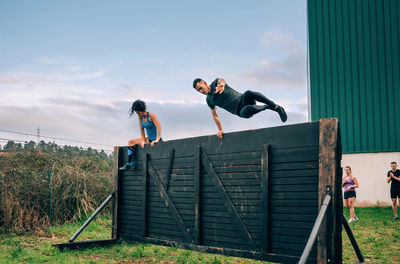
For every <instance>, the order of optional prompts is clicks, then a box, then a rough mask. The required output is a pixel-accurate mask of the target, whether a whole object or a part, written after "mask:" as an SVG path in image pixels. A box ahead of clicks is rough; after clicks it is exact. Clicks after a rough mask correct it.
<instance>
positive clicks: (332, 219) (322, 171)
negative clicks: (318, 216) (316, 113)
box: [317, 118, 342, 264]
mask: <svg viewBox="0 0 400 264" xmlns="http://www.w3.org/2000/svg"><path fill="white" fill-rule="evenodd" d="M338 127H339V122H338V120H337V119H336V118H329V119H321V120H320V125H319V181H318V208H321V205H322V202H323V200H324V198H325V196H326V193H327V191H326V187H327V185H330V186H332V202H331V205H330V206H329V208H328V210H327V214H326V216H325V217H324V220H323V222H322V224H321V228H320V230H319V232H318V242H317V262H318V263H321V264H326V263H342V260H341V259H335V257H336V256H337V254H336V248H337V246H336V245H337V243H336V238H337V235H336V233H337V228H338V227H337V225H336V224H337V219H336V214H337V212H336V209H337V201H336V200H337V188H338V187H337V174H338V171H337V168H338V164H337V163H338V155H337V147H338Z"/></svg>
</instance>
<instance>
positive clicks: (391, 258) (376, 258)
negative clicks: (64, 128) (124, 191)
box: [0, 207, 400, 264]
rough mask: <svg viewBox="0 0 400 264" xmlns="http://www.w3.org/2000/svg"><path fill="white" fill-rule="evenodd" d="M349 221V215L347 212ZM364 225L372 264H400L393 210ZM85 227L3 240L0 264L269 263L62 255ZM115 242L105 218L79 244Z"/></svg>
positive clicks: (136, 252) (375, 213) (130, 248)
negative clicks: (62, 247)
mask: <svg viewBox="0 0 400 264" xmlns="http://www.w3.org/2000/svg"><path fill="white" fill-rule="evenodd" d="M345 214H346V217H348V213H347V209H345ZM356 214H357V216H358V217H359V219H360V220H359V221H358V222H356V223H351V224H350V226H351V228H352V230H353V232H354V235H355V237H356V239H357V242H358V243H359V246H360V248H361V250H362V252H363V254H364V257H365V258H366V259H367V260H369V261H370V263H400V253H399V252H400V243H399V242H400V240H399V239H400V228H399V227H400V221H396V222H394V221H392V218H393V214H392V210H391V208H390V207H384V208H373V207H371V208H356ZM82 223H83V221H81V222H79V223H74V224H68V225H63V226H57V227H51V228H49V229H47V230H43V231H41V232H37V233H30V234H19V235H17V234H0V263H41V264H42V263H68V264H69V263H182V264H183V263H210V264H211V263H215V264H219V263H221V264H222V263H223V264H225V263H231V264H237V263H268V262H261V261H254V260H250V259H242V258H235V257H226V256H222V255H215V254H205V253H200V252H196V251H188V250H181V249H176V248H170V247H163V246H155V245H148V244H126V243H122V244H119V245H113V246H106V247H99V248H91V249H86V250H79V251H69V250H65V251H64V252H60V251H59V250H58V249H57V248H54V247H53V246H52V244H53V243H62V242H66V241H68V239H69V238H70V237H71V235H72V234H73V233H74V232H75V231H76V230H77V229H78V228H79V226H80V225H81V224H82ZM110 237H111V217H110V216H105V217H100V218H98V219H97V220H95V221H94V222H93V223H92V224H90V225H89V226H88V227H87V229H86V230H85V231H84V232H83V233H82V234H81V235H80V236H79V237H78V239H77V241H78V240H89V239H106V238H110ZM343 248H344V250H343V263H354V262H356V261H357V258H356V255H355V253H354V251H353V249H352V247H351V244H350V242H349V240H348V238H347V235H346V234H345V233H344V232H343Z"/></svg>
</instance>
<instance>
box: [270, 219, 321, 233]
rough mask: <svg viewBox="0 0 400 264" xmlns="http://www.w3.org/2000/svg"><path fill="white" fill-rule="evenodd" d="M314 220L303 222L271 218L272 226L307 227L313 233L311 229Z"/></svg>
mask: <svg viewBox="0 0 400 264" xmlns="http://www.w3.org/2000/svg"><path fill="white" fill-rule="evenodd" d="M313 225H314V222H303V221H298V222H296V221H288V220H271V228H298V229H306V230H309V231H310V233H311V229H312V227H313Z"/></svg>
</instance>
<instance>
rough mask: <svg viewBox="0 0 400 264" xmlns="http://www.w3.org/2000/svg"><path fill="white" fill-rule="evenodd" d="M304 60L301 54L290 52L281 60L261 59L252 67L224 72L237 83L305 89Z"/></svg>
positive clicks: (268, 87)
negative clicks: (228, 72)
mask: <svg viewBox="0 0 400 264" xmlns="http://www.w3.org/2000/svg"><path fill="white" fill-rule="evenodd" d="M305 71H306V61H305V56H303V55H302V54H292V55H290V56H288V57H286V58H284V59H283V60H281V61H272V60H271V61H268V60H261V61H260V64H259V65H258V66H257V67H254V68H253V69H249V70H247V71H245V72H242V73H238V74H226V76H227V77H226V80H227V81H229V80H232V81H234V82H237V83H238V84H239V85H241V86H242V85H244V86H249V85H250V86H254V87H262V88H267V89H274V88H283V89H288V90H291V89H305V87H306V73H305Z"/></svg>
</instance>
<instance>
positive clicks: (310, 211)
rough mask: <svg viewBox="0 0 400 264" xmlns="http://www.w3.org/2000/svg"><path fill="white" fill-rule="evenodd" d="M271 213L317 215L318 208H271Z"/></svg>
mask: <svg viewBox="0 0 400 264" xmlns="http://www.w3.org/2000/svg"><path fill="white" fill-rule="evenodd" d="M271 213H273V214H296V215H297V214H307V215H315V216H316V215H317V214H318V207H317V206H315V207H276V206H274V207H272V208H271Z"/></svg>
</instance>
